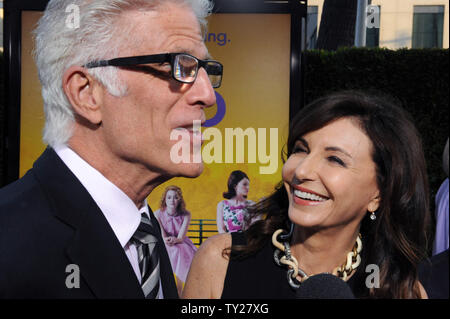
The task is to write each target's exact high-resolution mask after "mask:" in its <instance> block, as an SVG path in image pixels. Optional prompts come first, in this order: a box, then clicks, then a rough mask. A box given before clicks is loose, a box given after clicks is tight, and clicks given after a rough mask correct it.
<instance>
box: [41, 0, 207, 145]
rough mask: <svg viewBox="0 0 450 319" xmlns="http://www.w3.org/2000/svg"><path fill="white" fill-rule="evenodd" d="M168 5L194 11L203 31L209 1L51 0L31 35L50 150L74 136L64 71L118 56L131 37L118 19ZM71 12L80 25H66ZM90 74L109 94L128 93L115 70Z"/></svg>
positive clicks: (93, 71) (95, 71)
mask: <svg viewBox="0 0 450 319" xmlns="http://www.w3.org/2000/svg"><path fill="white" fill-rule="evenodd" d="M169 1H170V2H173V3H180V4H184V5H188V6H189V7H190V8H192V10H193V12H194V13H195V15H196V17H197V20H198V22H199V24H200V26H201V28H202V30H203V32H204V31H205V29H206V17H207V16H208V15H209V14H210V12H211V9H212V3H211V2H210V1H209V0H50V2H49V3H48V5H47V8H46V9H45V12H44V15H43V16H42V18H41V19H40V20H39V22H38V25H37V28H36V29H35V31H34V35H35V41H36V43H35V44H36V45H35V51H34V57H35V61H36V65H37V68H38V72H39V79H40V82H41V84H42V97H43V100H44V113H45V127H44V132H43V140H44V142H45V143H47V144H49V145H50V146H53V147H54V146H56V145H60V144H66V143H67V141H68V140H69V138H70V137H71V136H72V133H73V124H74V121H75V117H74V113H73V109H72V106H71V104H70V102H69V101H68V99H67V97H66V95H65V93H64V91H63V88H62V77H63V74H64V72H65V70H66V69H68V68H69V67H71V66H73V65H79V66H82V65H84V64H86V63H88V62H90V61H93V60H101V59H109V58H113V57H116V54H117V53H118V51H119V49H120V48H121V46H122V45H124V42H126V41H124V40H125V39H127V37H129V36H130V35H128V34H127V32H124V30H123V29H122V30H121V29H120V28H119V27H118V26H117V23H116V22H117V21H118V19H119V17H120V15H121V14H122V13H124V12H126V11H130V10H136V9H138V10H157V7H158V5H161V4H165V3H167V2H169ZM70 8H76V9H77V10H78V9H79V13H80V15H79V17H80V19H79V25H78V24H76V25H74V24H72V25H71V26H70V27H68V25H67V23H68V16H69V15H70V10H71V9H70ZM66 10H67V12H66ZM68 12H69V13H68ZM89 73H90V74H91V75H92V76H94V77H95V78H96V79H97V80H98V81H99V82H100V83H102V85H104V86H105V87H106V89H107V90H108V92H109V93H110V94H112V95H114V96H123V95H125V94H126V91H127V87H126V85H125V84H124V83H122V82H121V81H120V79H119V78H118V77H117V68H115V67H102V68H94V69H89Z"/></svg>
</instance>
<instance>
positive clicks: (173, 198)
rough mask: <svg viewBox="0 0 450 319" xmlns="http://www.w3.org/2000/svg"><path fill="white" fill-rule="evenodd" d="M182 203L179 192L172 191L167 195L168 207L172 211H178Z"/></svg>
mask: <svg viewBox="0 0 450 319" xmlns="http://www.w3.org/2000/svg"><path fill="white" fill-rule="evenodd" d="M179 203H180V197H179V196H178V194H177V192H175V191H173V190H170V191H168V192H167V194H166V206H167V207H168V208H171V209H176V208H177V207H178V204H179Z"/></svg>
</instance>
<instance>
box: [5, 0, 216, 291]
mask: <svg viewBox="0 0 450 319" xmlns="http://www.w3.org/2000/svg"><path fill="white" fill-rule="evenodd" d="M69 6H71V8H73V7H74V6H75V7H76V8H77V9H78V10H79V18H80V19H79V25H78V23H77V24H74V23H68V22H70V21H68V20H69V17H68V13H66V9H67V8H68V7H69ZM78 10H77V11H78ZM210 11H211V3H210V2H209V1H208V0H50V1H49V3H48V5H47V8H46V10H45V12H44V15H43V17H42V18H41V19H40V21H39V23H38V26H37V28H36V30H35V38H36V49H35V59H36V64H37V66H38V71H39V78H40V81H41V84H42V95H43V99H44V111H45V117H46V122H45V128H44V137H43V138H44V141H45V142H46V143H47V144H48V147H47V149H46V150H45V151H44V153H43V154H42V155H41V156H40V158H39V159H38V160H37V161H36V162H35V163H34V165H33V168H32V169H31V170H30V171H28V172H27V174H26V175H25V176H24V177H22V178H21V179H20V180H18V181H16V182H14V183H12V184H10V185H8V186H7V187H5V188H3V189H1V190H0V298H144V297H145V298H177V297H178V294H177V290H176V287H175V283H174V278H173V273H172V269H171V266H170V261H169V259H168V256H167V252H166V250H165V247H164V242H163V240H162V237H161V234H160V228H159V225H158V223H157V221H156V219H155V217H154V216H153V213H152V212H151V210H150V209H149V207H148V205H147V202H146V198H147V196H148V195H149V194H150V193H151V192H152V190H153V189H154V188H155V187H156V186H158V185H159V184H161V183H163V182H165V181H167V180H169V179H170V178H172V177H175V176H185V177H197V176H198V175H200V173H201V172H202V170H203V164H202V163H198V161H195V162H194V161H192V162H187V163H184V162H183V163H175V162H174V161H172V160H171V156H170V153H171V149H172V147H174V145H175V144H177V143H178V144H179V143H189V145H188V146H189V147H190V148H189V149H190V150H191V154H190V155H191V156H194V155H195V154H193V153H194V151H195V147H193V145H194V144H195V143H198V142H199V139H201V134H199V132H198V129H195V127H196V126H197V125H195V126H194V125H193V122H194V121H200V122H202V123H203V122H204V121H205V114H204V108H206V107H209V106H212V105H214V104H215V93H214V90H213V88H216V87H219V86H220V84H221V78H222V65H221V64H220V63H219V62H216V61H212V60H209V56H208V51H207V49H206V47H205V45H204V43H203V32H204V29H205V27H206V21H205V18H206V16H207V15H208V14H209V13H210ZM74 26H75V27H74ZM196 123H197V122H196ZM174 130H177V132H180V131H183V132H187V136H188V137H189V138H187V139H186V138H183V139H182V140H181V141H177V140H171V132H173V131H174Z"/></svg>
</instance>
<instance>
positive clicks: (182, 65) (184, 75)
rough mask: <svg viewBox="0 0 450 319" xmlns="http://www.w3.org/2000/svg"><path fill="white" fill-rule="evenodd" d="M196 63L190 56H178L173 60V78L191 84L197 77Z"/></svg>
mask: <svg viewBox="0 0 450 319" xmlns="http://www.w3.org/2000/svg"><path fill="white" fill-rule="evenodd" d="M197 68H198V62H197V60H196V59H194V58H193V57H191V56H188V55H178V56H177V57H176V58H175V72H174V76H175V78H176V79H177V80H179V81H182V82H185V83H192V82H194V81H195V77H196V75H197Z"/></svg>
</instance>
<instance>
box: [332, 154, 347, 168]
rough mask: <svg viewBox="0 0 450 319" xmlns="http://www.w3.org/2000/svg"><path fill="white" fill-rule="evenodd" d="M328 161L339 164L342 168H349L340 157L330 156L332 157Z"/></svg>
mask: <svg viewBox="0 0 450 319" xmlns="http://www.w3.org/2000/svg"><path fill="white" fill-rule="evenodd" d="M328 160H329V161H330V162H334V163H337V164H339V165H341V166H343V167H347V165H345V163H344V161H343V160H341V159H340V158H339V157H336V156H330V157H328Z"/></svg>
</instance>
